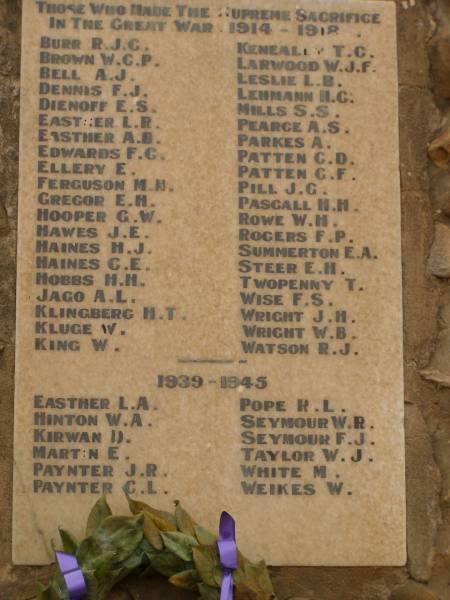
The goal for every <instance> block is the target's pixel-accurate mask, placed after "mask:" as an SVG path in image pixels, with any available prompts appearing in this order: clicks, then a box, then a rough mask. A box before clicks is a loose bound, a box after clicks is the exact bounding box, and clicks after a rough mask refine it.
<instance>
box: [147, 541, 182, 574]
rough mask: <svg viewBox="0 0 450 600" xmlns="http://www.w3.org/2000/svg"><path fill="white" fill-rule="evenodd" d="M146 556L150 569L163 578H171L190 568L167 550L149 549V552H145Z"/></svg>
mask: <svg viewBox="0 0 450 600" xmlns="http://www.w3.org/2000/svg"><path fill="white" fill-rule="evenodd" d="M146 554H147V557H148V559H149V561H150V565H151V566H152V568H153V569H154V570H155V571H156V572H157V573H160V574H161V575H164V577H172V575H176V574H177V573H179V572H180V571H185V570H186V569H189V568H190V566H189V563H186V562H185V561H184V560H181V558H179V557H178V556H176V555H175V554H172V552H169V550H162V551H158V550H155V549H154V548H151V549H150V550H149V551H146ZM190 564H192V563H190Z"/></svg>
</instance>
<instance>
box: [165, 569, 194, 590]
mask: <svg viewBox="0 0 450 600" xmlns="http://www.w3.org/2000/svg"><path fill="white" fill-rule="evenodd" d="M199 581H200V578H199V576H198V573H197V571H196V570H195V569H189V571H181V573H177V574H176V575H172V577H170V578H169V582H170V583H171V584H172V585H174V586H175V587H179V588H183V589H184V590H193V591H194V592H196V591H197V583H198V582H199Z"/></svg>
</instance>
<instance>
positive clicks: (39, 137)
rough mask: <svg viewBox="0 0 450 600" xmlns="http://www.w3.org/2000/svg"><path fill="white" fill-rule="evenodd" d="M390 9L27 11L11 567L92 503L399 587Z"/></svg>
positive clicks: (281, 4)
mask: <svg viewBox="0 0 450 600" xmlns="http://www.w3.org/2000/svg"><path fill="white" fill-rule="evenodd" d="M395 30H396V25H395V5H394V3H393V2H366V1H341V2H328V1H323V2H322V1H320V2H317V1H312V0H311V1H302V2H300V3H297V4H296V3H294V2H288V1H286V0H281V1H280V0H278V1H277V2H269V1H267V0H251V1H250V2H247V3H242V2H239V1H238V0H232V1H231V2H228V3H226V5H225V4H220V3H219V2H218V1H217V0H205V1H204V2H200V1H197V0H195V1H194V2H190V3H188V4H184V3H183V2H180V3H176V2H172V1H165V0H163V1H161V2H156V1H150V0H136V1H135V2H134V1H131V0H129V1H125V0H122V1H120V0H108V1H106V2H101V1H100V0H97V1H92V2H90V1H87V0H77V1H74V0H72V1H71V2H69V1H67V0H54V1H51V2H50V1H49V2H47V1H44V0H42V1H39V0H36V1H35V0H29V1H27V2H25V3H24V15H23V46H22V57H23V58H22V83H21V145H20V210H19V213H20V219H19V221H20V222H19V232H18V294H17V365H16V405H15V410H16V414H15V480H14V560H15V562H16V563H34V564H36V563H39V564H40V563H47V562H50V561H51V560H52V557H53V554H52V545H51V540H52V539H57V527H58V525H63V526H64V528H66V529H68V530H70V531H73V532H74V533H75V534H77V535H82V532H83V527H84V523H85V520H86V516H87V513H88V511H89V509H90V507H91V506H92V504H93V503H94V502H95V501H96V500H97V499H98V498H99V497H100V495H101V494H105V495H106V496H107V498H108V501H109V502H110V503H111V505H112V507H113V508H114V510H115V511H121V510H122V511H126V502H125V498H124V494H123V491H122V490H123V489H125V490H126V491H127V492H128V493H129V494H131V495H132V496H134V497H135V498H138V499H141V500H145V501H147V502H149V503H150V504H153V505H155V506H156V507H160V508H170V507H171V506H172V502H173V500H175V499H181V500H182V501H183V503H184V504H185V506H186V508H187V509H188V510H190V511H191V512H192V513H193V514H194V515H195V516H196V518H197V519H198V520H199V521H201V522H202V523H203V524H205V525H206V526H208V527H210V528H211V529H213V530H215V529H216V528H217V522H218V517H219V512H220V510H222V509H227V510H229V511H230V512H231V513H232V514H233V515H234V516H235V518H236V520H237V527H238V542H239V545H240V548H241V549H242V551H243V552H244V553H245V554H247V555H248V556H249V557H250V558H252V559H257V558H260V557H264V558H265V559H266V561H267V562H268V563H269V564H272V565H400V564H403V563H404V562H405V498H404V434H403V374H402V303H401V254H400V251H401V243H400V198H399V172H398V164H399V157H398V126H397V68H396V63H397V61H396V31H395Z"/></svg>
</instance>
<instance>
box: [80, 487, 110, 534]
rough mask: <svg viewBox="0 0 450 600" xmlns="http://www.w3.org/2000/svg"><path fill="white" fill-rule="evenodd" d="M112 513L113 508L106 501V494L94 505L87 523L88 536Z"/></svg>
mask: <svg viewBox="0 0 450 600" xmlns="http://www.w3.org/2000/svg"><path fill="white" fill-rule="evenodd" d="M110 515H112V512H111V509H110V508H109V505H108V503H107V502H106V498H105V496H102V497H101V498H100V499H99V500H97V502H96V503H95V504H94V506H93V507H92V510H91V512H90V513H89V517H88V520H87V525H86V536H89V535H91V534H92V533H94V531H95V530H96V529H97V527H99V526H100V525H101V524H102V522H103V520H104V519H106V517H109V516H110Z"/></svg>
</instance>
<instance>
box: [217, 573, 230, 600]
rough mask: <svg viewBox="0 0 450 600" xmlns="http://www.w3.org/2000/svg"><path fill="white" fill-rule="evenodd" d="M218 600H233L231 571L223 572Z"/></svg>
mask: <svg viewBox="0 0 450 600" xmlns="http://www.w3.org/2000/svg"><path fill="white" fill-rule="evenodd" d="M220 600H233V574H232V573H231V571H228V572H225V573H224V575H223V577H222V585H221V588H220Z"/></svg>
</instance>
